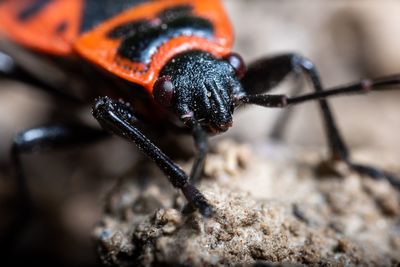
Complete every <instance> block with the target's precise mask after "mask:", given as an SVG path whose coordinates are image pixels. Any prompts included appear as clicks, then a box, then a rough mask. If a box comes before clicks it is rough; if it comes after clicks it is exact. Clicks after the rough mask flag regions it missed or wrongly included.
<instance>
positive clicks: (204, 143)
mask: <svg viewBox="0 0 400 267" xmlns="http://www.w3.org/2000/svg"><path fill="white" fill-rule="evenodd" d="M189 124H191V125H188V126H190V127H191V128H192V134H193V138H194V142H195V145H196V149H197V156H196V158H195V160H194V163H193V166H192V170H191V171H190V182H191V184H198V183H199V182H200V178H201V173H202V171H203V167H204V162H205V159H206V156H207V152H208V135H207V133H206V132H205V131H204V129H203V128H202V127H201V126H200V125H199V124H198V123H197V122H196V121H194V120H193V123H189Z"/></svg>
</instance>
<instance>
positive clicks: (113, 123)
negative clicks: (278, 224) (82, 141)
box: [93, 97, 212, 217]
mask: <svg viewBox="0 0 400 267" xmlns="http://www.w3.org/2000/svg"><path fill="white" fill-rule="evenodd" d="M93 115H94V117H95V118H96V119H97V120H98V121H99V123H100V125H101V126H102V127H103V128H104V129H105V130H107V131H110V132H112V133H114V134H116V135H118V136H121V137H122V138H125V139H127V140H129V141H131V142H133V143H135V144H136V145H137V146H138V148H139V149H140V150H141V151H142V152H144V153H145V154H146V155H147V156H148V157H149V158H150V159H152V160H153V161H154V162H155V163H156V164H157V166H158V167H159V168H160V169H161V170H162V171H163V172H164V173H165V174H166V175H167V177H168V178H169V181H170V182H171V184H172V185H173V186H174V187H176V188H179V189H180V190H182V193H183V194H184V196H185V197H186V199H187V200H188V201H189V205H190V207H192V208H197V209H198V210H199V211H200V213H201V214H202V215H203V216H206V217H208V216H211V214H212V207H211V205H210V204H209V203H208V201H207V199H206V198H205V197H204V195H203V194H202V193H201V192H200V191H199V190H198V189H197V188H196V187H195V186H193V185H192V184H191V183H190V179H189V177H188V176H187V175H186V174H185V172H184V171H183V170H182V169H181V168H180V167H179V166H178V165H176V164H175V163H174V162H173V161H172V160H171V159H170V158H169V157H168V156H167V155H165V154H164V153H163V152H162V151H161V150H160V149H159V148H158V147H157V146H156V145H155V144H154V143H153V142H152V141H150V140H149V139H148V138H147V137H146V136H145V135H144V134H143V133H142V132H141V131H140V130H139V129H138V128H137V127H136V126H135V124H137V122H138V120H137V118H136V116H135V114H134V111H133V110H132V109H131V108H130V106H129V105H128V104H126V103H123V102H121V101H114V100H112V99H110V98H108V97H101V98H99V99H97V100H96V104H95V106H94V108H93ZM187 210H188V209H187Z"/></svg>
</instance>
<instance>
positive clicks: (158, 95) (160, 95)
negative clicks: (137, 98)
mask: <svg viewBox="0 0 400 267" xmlns="http://www.w3.org/2000/svg"><path fill="white" fill-rule="evenodd" d="M153 96H154V99H155V100H156V101H157V102H158V103H159V104H160V105H162V106H164V107H170V106H172V99H173V96H174V85H173V84H172V81H171V78H170V77H168V76H163V77H160V78H158V79H157V81H156V82H155V84H154V87H153Z"/></svg>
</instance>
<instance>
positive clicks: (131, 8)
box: [0, 0, 400, 216]
mask: <svg viewBox="0 0 400 267" xmlns="http://www.w3.org/2000/svg"><path fill="white" fill-rule="evenodd" d="M0 32H1V33H2V34H3V35H4V36H6V38H8V39H10V40H11V41H13V42H15V43H17V44H19V45H21V46H23V47H25V48H26V49H28V50H31V51H35V52H36V53H37V54H40V55H41V56H42V57H44V58H46V59H47V60H50V61H52V62H53V63H54V64H57V65H58V66H60V68H62V69H66V70H71V66H73V68H72V69H74V70H75V75H76V74H78V75H79V74H80V75H81V76H82V78H83V79H84V80H85V79H86V80H87V79H90V77H95V79H90V82H88V84H87V85H86V87H85V90H84V93H82V94H81V95H80V97H81V98H82V99H84V101H83V102H82V103H83V104H88V103H89V104H93V115H94V117H95V119H96V120H97V121H98V122H99V123H100V125H101V126H102V128H103V129H104V130H105V131H107V132H111V133H113V134H115V135H119V136H121V137H122V138H125V139H126V140H128V141H130V142H133V143H135V144H136V145H137V146H138V147H139V149H140V150H141V151H142V152H143V153H144V154H146V155H147V156H148V157H149V158H150V159H151V160H153V161H154V162H155V163H156V164H157V166H158V167H159V168H160V169H161V170H162V171H163V172H164V173H165V175H166V176H167V177H168V179H169V180H170V182H171V184H172V185H173V186H174V187H176V188H178V189H180V190H181V191H182V193H183V195H184V196H185V197H186V199H187V201H188V205H187V206H186V207H185V209H184V212H191V211H195V210H198V211H199V212H200V213H201V214H202V215H204V216H211V215H212V214H213V208H212V205H211V204H210V203H209V202H208V201H207V199H206V198H205V197H204V195H203V194H202V193H201V192H200V191H199V190H198V189H197V188H196V183H197V182H198V181H199V179H200V176H201V173H202V168H203V164H204V160H205V157H206V154H207V151H208V137H209V136H210V135H214V134H219V133H222V132H225V131H227V130H228V129H229V128H230V127H231V126H232V116H233V113H234V111H235V109H236V108H237V107H238V106H240V105H242V104H255V105H260V106H263V107H266V108H285V107H287V106H291V105H297V104H301V103H305V102H308V101H312V100H318V101H319V106H320V109H321V111H322V117H323V120H324V126H325V130H326V134H327V137H328V146H329V149H330V152H331V162H332V163H333V162H335V161H342V162H344V163H346V164H347V165H348V166H349V167H350V168H351V169H353V170H354V171H356V172H358V173H360V174H363V175H367V176H371V177H374V178H384V179H387V180H389V181H390V182H391V183H392V184H393V185H394V186H396V187H400V183H399V180H398V179H397V178H396V177H395V176H394V175H392V174H390V173H388V172H386V171H383V170H379V169H377V168H375V167H371V166H366V165H361V164H358V163H354V162H353V161H352V160H351V158H350V154H349V151H348V149H347V146H346V144H345V142H344V140H343V138H342V136H341V134H340V132H339V130H338V128H337V127H336V123H335V120H334V118H333V116H332V113H331V111H330V107H329V104H328V103H327V101H326V99H325V98H327V97H331V96H336V95H343V94H360V93H366V92H369V91H372V90H376V91H380V90H386V89H392V88H393V87H394V86H398V85H399V84H400V76H398V75H393V76H388V77H383V78H378V79H373V80H370V79H366V80H362V81H359V82H355V83H353V84H349V85H344V86H338V87H335V88H331V89H325V88H324V86H323V84H322V83H321V80H320V78H319V75H318V71H317V69H316V67H315V66H314V64H313V63H312V62H311V61H310V60H309V59H307V58H305V57H303V56H301V55H298V54H294V53H292V54H283V55H277V56H273V57H267V58H262V59H259V60H257V61H255V62H253V63H250V64H249V65H248V67H247V68H246V67H245V64H244V61H243V59H242V58H241V57H240V55H238V54H236V53H234V52H232V51H231V49H232V44H233V31H232V28H231V26H230V22H229V20H228V18H227V15H226V13H225V11H224V9H223V6H222V4H221V3H220V1H216V0H158V1H157V0H153V1H150V0H102V1H99V0H74V1H72V0H69V1H63V0H20V1H13V0H3V1H1V2H0ZM0 62H8V63H7V64H0V73H1V74H2V75H3V76H5V77H9V78H14V79H18V80H21V81H23V82H26V83H30V84H33V85H36V86H41V87H44V88H45V89H47V90H48V91H51V92H53V93H57V94H59V95H60V94H61V95H64V96H66V95H67V96H70V94H69V93H71V92H73V91H74V88H66V89H67V90H60V88H58V87H57V86H54V84H51V83H47V82H45V81H43V80H42V79H40V78H39V77H38V76H36V75H35V73H34V71H32V69H28V68H26V67H25V66H24V64H23V62H18V61H17V60H16V59H14V57H13V55H12V54H11V53H7V51H4V53H1V54H0ZM76 70H78V71H76ZM76 72H78V73H76ZM88 73H90V74H91V75H87V74H88ZM290 73H298V74H302V75H304V76H305V77H307V78H308V79H309V80H310V82H311V83H312V85H313V88H314V90H315V92H313V93H309V94H303V95H299V96H293V97H289V96H287V95H279V94H269V92H270V91H271V90H272V89H274V87H275V86H276V85H277V84H278V83H279V82H281V81H282V80H283V79H284V78H285V77H286V76H287V75H288V74H290ZM92 81H93V83H92ZM99 81H100V82H99ZM96 82H97V83H96ZM63 86H64V87H65V85H63ZM82 95H83V97H82ZM71 98H75V97H74V96H71ZM116 99H122V100H116ZM140 121H146V122H148V123H149V122H151V124H153V125H154V124H161V123H163V124H164V123H169V124H171V125H174V126H179V127H180V128H182V129H184V130H185V131H186V132H187V133H189V134H191V135H192V136H193V139H194V142H195V144H196V149H197V156H196V158H195V162H194V164H193V167H192V169H191V172H190V173H189V174H186V173H185V172H184V171H183V170H182V169H181V168H180V167H179V166H178V165H177V164H175V163H174V162H173V161H172V160H171V159H170V158H169V157H168V156H167V155H166V154H165V153H164V152H163V151H161V150H160V149H159V148H158V147H157V146H156V145H155V143H153V141H151V140H150V139H149V138H148V137H147V136H146V135H145V134H144V132H143V131H142V130H141V129H142V128H141V127H140V126H139V122H140ZM105 131H102V130H98V129H93V128H90V127H89V126H85V125H80V126H79V127H77V126H73V127H72V126H70V125H64V124H58V125H51V126H46V127H38V128H33V129H29V130H27V131H25V132H22V133H20V134H18V135H17V136H16V138H15V140H14V144H13V149H12V156H13V159H14V164H15V165H16V166H17V176H18V181H20V184H21V186H20V188H21V191H23V190H26V189H24V186H23V180H24V175H23V173H22V169H21V166H20V162H19V161H20V159H19V156H20V154H21V153H29V152H31V151H37V150H40V149H42V148H48V147H58V146H69V145H76V144H82V143H88V142H94V141H97V140H99V139H103V138H105V137H107V136H108V135H107V134H105Z"/></svg>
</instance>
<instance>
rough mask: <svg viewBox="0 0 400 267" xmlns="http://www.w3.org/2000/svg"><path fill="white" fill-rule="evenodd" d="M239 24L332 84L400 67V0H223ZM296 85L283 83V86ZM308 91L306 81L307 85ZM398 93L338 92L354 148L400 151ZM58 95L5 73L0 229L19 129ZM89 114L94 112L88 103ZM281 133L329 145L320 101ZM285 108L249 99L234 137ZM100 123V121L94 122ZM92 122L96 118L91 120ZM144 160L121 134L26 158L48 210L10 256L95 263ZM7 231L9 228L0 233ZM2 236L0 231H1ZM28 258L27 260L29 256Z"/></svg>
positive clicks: (0, 91)
mask: <svg viewBox="0 0 400 267" xmlns="http://www.w3.org/2000/svg"><path fill="white" fill-rule="evenodd" d="M223 2H224V4H225V6H226V9H227V12H228V14H229V16H230V17H231V19H232V23H233V27H234V29H235V36H236V43H235V47H234V50H235V51H236V52H239V53H240V54H241V55H242V56H243V58H244V59H245V60H246V62H251V61H252V60H254V59H257V58H260V57H263V56H273V55H276V54H280V53H285V52H297V53H300V54H302V55H304V56H306V57H308V58H310V59H311V60H312V61H313V62H314V63H315V64H316V66H317V67H318V69H319V72H320V74H321V77H322V79H323V83H324V84H325V86H328V87H330V86H335V85H339V84H344V83H348V82H352V81H356V80H359V79H361V78H367V77H368V78H373V77H378V76H381V75H387V74H393V73H400V52H399V49H398V48H399V47H400V18H399V16H398V14H399V12H400V2H398V1H390V0H384V1H374V0H364V1H345V0H343V1H323V0H319V1H318V0H311V1H310V0H297V1H290V0H286V1H282V0H281V1H277V0H275V1H273V0H225V1H223ZM290 86H291V84H290V83H285V84H284V85H283V86H280V87H279V90H280V91H276V92H277V93H278V92H284V91H285V90H286V89H287V88H290ZM307 90H308V91H309V90H310V89H309V88H307V89H305V91H307ZM399 97H400V91H399V92H397V91H390V92H389V91H388V92H382V93H374V94H370V95H363V96H351V97H340V98H335V99H333V100H332V101H331V103H332V106H333V107H334V112H335V115H336V118H337V119H338V123H339V126H340V129H341V130H342V132H343V134H344V136H345V138H346V141H347V142H348V143H349V145H350V146H351V147H353V148H354V149H357V148H365V147H368V148H371V149H372V150H373V151H376V152H377V153H391V154H394V155H397V157H398V158H399V159H400V156H399V155H398V154H399V152H398V151H399V150H400V141H399V140H398V131H397V130H398V129H400V116H399V115H400V105H399V102H398V98H399ZM60 108H62V106H61V107H60V106H59V105H53V104H52V99H51V98H50V97H49V96H47V95H45V94H43V93H42V92H41V91H38V90H32V88H29V87H28V86H26V85H22V84H19V83H15V82H11V81H7V80H0V218H2V219H1V220H0V231H4V229H8V228H6V227H8V224H9V223H10V221H11V219H12V214H13V213H12V212H13V210H12V206H11V205H10V203H12V201H13V197H14V195H13V186H14V183H13V180H12V178H11V169H10V162H9V156H8V155H9V149H10V145H11V140H12V137H13V136H14V135H15V134H16V133H18V132H19V131H21V130H23V129H27V128H29V127H33V126H37V125H41V124H43V123H45V122H48V121H50V120H51V116H52V114H53V111H54V110H59V109H60ZM82 114H85V115H84V117H86V119H88V120H92V119H91V116H90V109H89V108H88V109H85V110H83V113H82ZM292 115H293V116H292V117H291V119H290V123H289V124H288V128H287V131H286V134H285V136H284V139H283V141H284V142H285V143H287V144H288V145H291V146H307V147H321V146H323V145H324V144H325V143H324V142H325V139H324V135H323V132H322V127H321V125H322V124H321V120H320V116H319V115H320V114H319V111H318V109H317V105H316V104H315V103H310V104H305V105H303V106H298V107H296V108H293V110H292ZM278 116H279V111H277V110H267V109H263V108H259V107H247V108H246V109H243V110H240V111H238V112H237V114H236V115H235V121H234V127H233V129H231V131H229V132H228V133H227V134H226V135H223V136H220V137H217V138H214V140H215V141H217V140H218V139H220V138H227V137H234V138H236V139H239V140H241V141H243V142H248V143H256V142H258V141H260V140H265V138H267V136H268V134H269V133H270V130H271V126H272V125H273V124H274V120H276V118H278ZM92 122H93V120H92ZM93 123H94V122H93ZM135 159H137V149H136V148H135V146H133V145H130V144H126V143H125V142H124V141H121V140H119V139H117V138H113V139H112V140H108V141H106V142H103V143H101V144H98V145H92V146H88V147H87V148H86V147H85V148H82V149H70V150H68V151H65V152H61V151H58V152H51V153H46V154H40V155H39V154H38V155H36V154H35V155H26V156H23V160H24V166H25V170H26V172H27V173H28V174H29V186H30V188H31V189H32V192H33V193H32V198H33V202H34V206H35V207H37V210H39V211H40V216H37V217H36V218H35V219H34V220H33V222H32V223H30V226H29V228H28V229H27V230H26V231H25V232H24V233H23V234H22V236H21V240H19V241H18V242H17V243H16V244H13V245H16V247H17V248H16V249H13V250H12V251H11V252H10V253H11V254H10V255H18V256H21V255H23V256H25V257H26V258H28V259H30V260H31V261H32V262H33V261H35V260H37V261H43V260H44V259H46V261H49V262H50V263H57V264H61V263H62V265H65V266H78V265H79V266H84V265H86V266H94V265H96V264H97V262H96V256H95V249H94V247H93V244H92V242H91V237H90V236H91V230H92V227H93V225H94V224H95V223H96V221H97V220H98V219H99V218H100V214H101V211H102V199H104V195H105V193H106V192H107V190H109V189H110V188H111V187H112V185H113V184H114V183H115V181H116V178H117V177H118V176H120V175H121V174H122V173H124V172H126V171H128V170H129V168H130V167H131V166H132V164H133V163H134V162H135ZM0 234H1V232H0ZM0 236H2V235H0ZM26 258H25V259H26Z"/></svg>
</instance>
